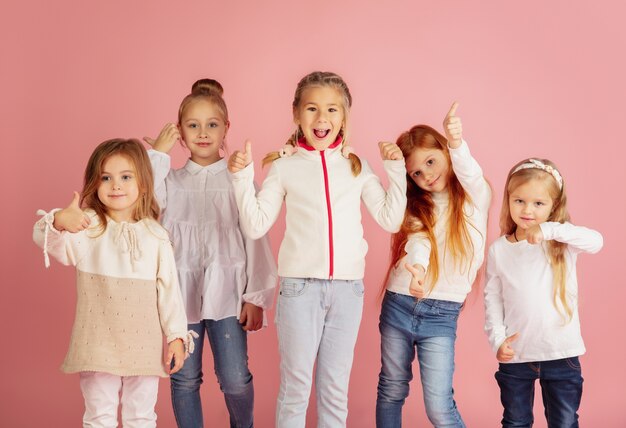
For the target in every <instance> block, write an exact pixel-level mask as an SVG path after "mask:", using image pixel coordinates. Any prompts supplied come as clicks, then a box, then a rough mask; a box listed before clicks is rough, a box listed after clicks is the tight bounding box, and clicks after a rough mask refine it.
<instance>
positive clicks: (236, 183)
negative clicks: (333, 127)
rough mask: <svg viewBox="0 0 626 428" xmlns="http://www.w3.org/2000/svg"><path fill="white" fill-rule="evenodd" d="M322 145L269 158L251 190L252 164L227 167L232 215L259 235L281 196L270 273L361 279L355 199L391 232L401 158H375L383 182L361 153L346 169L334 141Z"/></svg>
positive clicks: (396, 223) (362, 250)
mask: <svg viewBox="0 0 626 428" xmlns="http://www.w3.org/2000/svg"><path fill="white" fill-rule="evenodd" d="M333 146H335V144H333V145H331V147H329V148H327V149H326V150H323V151H317V150H315V149H312V148H311V147H310V146H307V145H302V144H301V145H300V149H299V150H298V151H297V152H296V153H295V154H293V155H292V156H290V157H285V158H280V159H277V160H275V161H274V162H273V163H272V166H271V167H270V170H269V172H268V175H267V177H266V178H265V181H264V182H263V185H262V187H261V190H260V191H259V192H258V193H256V190H255V187H254V183H253V179H254V166H253V164H250V165H248V166H247V167H246V168H244V169H243V170H241V171H239V172H237V173H234V174H232V177H233V187H234V189H235V197H236V200H237V206H238V208H239V221H240V224H241V227H242V229H243V231H244V233H245V234H246V235H248V236H249V237H250V238H252V239H257V238H260V237H261V236H263V235H265V233H267V231H268V230H269V228H270V227H271V226H272V224H274V222H275V221H276V218H277V217H278V214H279V213H280V209H281V206H282V203H283V200H284V201H285V204H286V229H285V236H284V238H283V241H282V243H281V246H280V251H279V253H278V275H279V276H281V277H292V278H319V279H333V278H334V279H343V280H350V279H362V278H363V275H364V271H365V254H366V253H367V242H366V241H365V239H364V238H363V226H362V224H361V204H360V200H361V199H363V202H364V203H365V206H366V207H367V209H368V211H369V212H370V214H371V215H372V216H373V217H374V219H375V220H376V222H377V223H378V224H379V225H380V226H381V227H382V228H383V229H385V230H386V231H388V232H392V233H393V232H397V231H398V230H399V228H400V225H401V223H402V219H403V218H404V211H405V208H406V168H405V165H404V160H395V161H392V160H386V161H383V164H384V169H385V171H386V172H387V174H388V176H389V188H388V190H387V191H385V189H384V188H383V186H382V184H381V183H380V180H379V178H378V177H377V176H376V175H375V174H374V173H373V172H372V170H371V168H370V167H369V165H368V164H367V162H366V161H364V160H363V159H361V163H362V170H361V173H360V174H359V175H358V176H356V177H355V176H354V175H353V174H352V171H351V169H350V161H349V160H348V159H346V158H344V157H343V156H342V154H341V145H337V146H335V147H333Z"/></svg>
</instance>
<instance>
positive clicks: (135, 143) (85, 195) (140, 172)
mask: <svg viewBox="0 0 626 428" xmlns="http://www.w3.org/2000/svg"><path fill="white" fill-rule="evenodd" d="M115 155H119V156H124V157H125V158H126V159H128V160H129V161H130V163H131V164H132V165H133V166H134V168H135V173H136V177H137V187H138V189H139V198H138V199H137V202H136V205H135V210H134V212H133V219H134V220H135V221H139V220H142V219H144V218H151V219H154V220H158V219H159V212H160V211H159V204H158V203H157V201H156V199H155V197H154V179H153V175H152V166H151V165H150V159H149V158H148V153H147V152H146V149H145V148H144V146H143V145H142V144H141V143H140V142H139V140H137V139H134V138H131V139H122V138H115V139H112V140H107V141H105V142H103V143H101V144H99V145H98V147H96V149H95V150H94V151H93V153H92V154H91V156H90V157H89V161H88V162H87V167H86V168H85V177H84V181H83V191H82V194H81V199H80V203H81V205H82V206H84V207H86V208H91V209H92V210H94V211H95V212H96V214H97V216H98V218H99V219H100V224H101V225H102V226H101V227H102V232H104V230H105V229H106V226H107V219H106V214H107V208H106V206H105V205H104V204H103V203H102V201H100V199H99V198H98V188H99V187H100V183H101V179H102V172H103V171H102V170H103V168H104V163H105V162H106V161H107V160H108V159H109V158H111V156H115Z"/></svg>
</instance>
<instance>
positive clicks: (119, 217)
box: [106, 211, 137, 223]
mask: <svg viewBox="0 0 626 428" xmlns="http://www.w3.org/2000/svg"><path fill="white" fill-rule="evenodd" d="M106 214H107V217H109V218H110V219H111V220H113V221H114V222H116V223H137V220H136V219H135V216H134V215H133V214H131V215H127V214H122V213H118V212H115V211H107V213H106Z"/></svg>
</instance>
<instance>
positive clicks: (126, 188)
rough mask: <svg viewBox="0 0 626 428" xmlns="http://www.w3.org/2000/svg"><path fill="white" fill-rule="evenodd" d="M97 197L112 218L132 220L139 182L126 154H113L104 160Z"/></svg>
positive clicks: (137, 197)
mask: <svg viewBox="0 0 626 428" xmlns="http://www.w3.org/2000/svg"><path fill="white" fill-rule="evenodd" d="M98 199H100V202H102V203H103V204H104V206H105V207H106V209H107V214H108V215H109V217H111V218H112V219H113V220H115V221H117V222H121V221H128V222H130V221H133V220H134V219H133V214H134V212H135V205H136V203H137V200H138V199H139V183H138V182H137V172H136V171H135V166H134V165H133V163H132V162H131V161H130V160H129V159H128V158H127V157H126V156H122V155H113V156H111V157H110V158H108V159H107V160H106V161H105V162H104V165H103V166H102V176H101V177H100V186H98Z"/></svg>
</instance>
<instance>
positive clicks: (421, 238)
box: [404, 233, 431, 269]
mask: <svg viewBox="0 0 626 428" xmlns="http://www.w3.org/2000/svg"><path fill="white" fill-rule="evenodd" d="M430 249H431V247H430V240H429V239H428V237H427V236H426V235H425V234H423V233H414V234H413V235H411V236H410V237H409V239H408V241H407V243H406V245H405V246H404V251H406V255H407V259H406V260H407V263H409V264H411V265H422V266H424V269H428V263H429V261H430Z"/></svg>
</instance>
